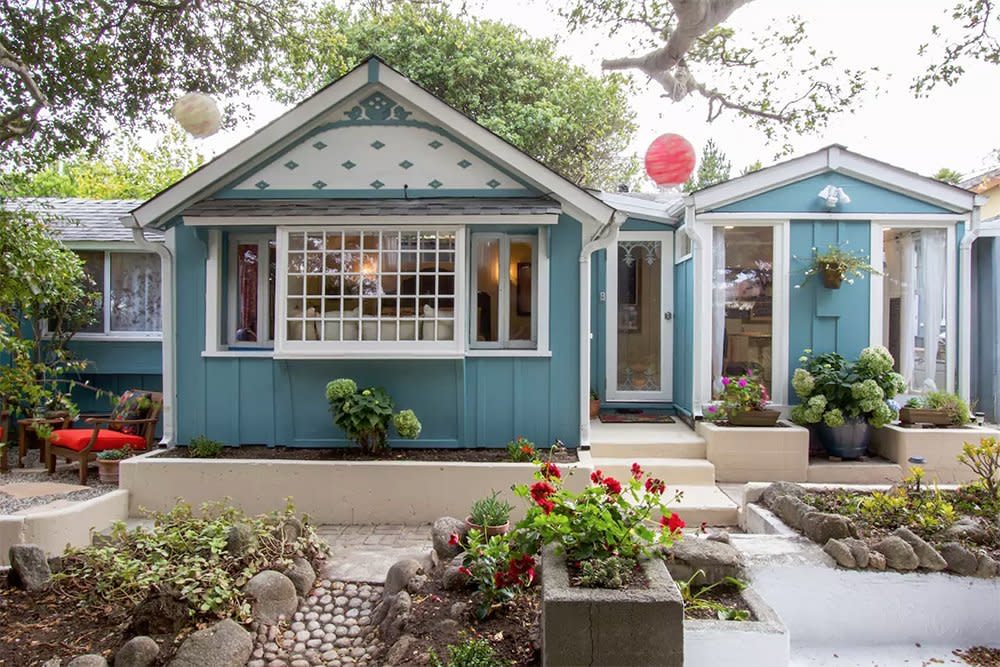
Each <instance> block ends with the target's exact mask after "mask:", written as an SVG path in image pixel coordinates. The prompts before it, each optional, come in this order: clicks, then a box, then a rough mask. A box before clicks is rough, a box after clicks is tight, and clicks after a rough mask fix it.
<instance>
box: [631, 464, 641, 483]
mask: <svg viewBox="0 0 1000 667" xmlns="http://www.w3.org/2000/svg"><path fill="white" fill-rule="evenodd" d="M641 477H642V466H640V465H639V464H638V463H633V464H632V479H640V478H641Z"/></svg>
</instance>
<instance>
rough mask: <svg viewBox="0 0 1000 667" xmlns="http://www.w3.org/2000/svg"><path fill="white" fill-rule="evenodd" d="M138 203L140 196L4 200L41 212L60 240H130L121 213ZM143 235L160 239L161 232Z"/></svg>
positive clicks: (8, 204)
mask: <svg viewBox="0 0 1000 667" xmlns="http://www.w3.org/2000/svg"><path fill="white" fill-rule="evenodd" d="M140 204H142V200H141V199H77V198H57V197H31V198H21V199H7V200H5V205H6V207H7V208H8V209H12V210H23V211H30V212H32V213H38V214H41V215H43V216H44V217H45V218H46V222H47V224H48V226H49V228H50V229H52V230H53V235H54V236H56V237H57V238H58V239H59V240H60V241H63V242H74V241H108V242H112V243H131V242H132V241H133V236H132V230H131V229H128V228H127V227H125V226H123V225H122V223H121V217H122V216H123V215H126V214H127V213H128V212H129V211H131V210H132V209H134V208H135V207H136V206H139V205H140ZM146 238H148V239H149V240H150V241H162V240H163V234H162V233H160V232H157V231H149V232H147V233H146Z"/></svg>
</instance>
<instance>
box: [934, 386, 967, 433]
mask: <svg viewBox="0 0 1000 667" xmlns="http://www.w3.org/2000/svg"><path fill="white" fill-rule="evenodd" d="M923 403H924V407H926V408H929V409H931V410H944V411H946V412H947V413H948V414H949V416H951V423H952V424H955V425H956V426H964V425H965V424H968V423H969V421H971V419H972V413H971V411H970V410H969V404H968V403H966V402H965V401H964V400H962V397H961V396H959V395H958V394H951V393H948V392H946V391H932V392H929V393H928V394H927V395H926V396H924V400H923Z"/></svg>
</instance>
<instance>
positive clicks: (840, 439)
mask: <svg viewBox="0 0 1000 667" xmlns="http://www.w3.org/2000/svg"><path fill="white" fill-rule="evenodd" d="M799 362H800V363H801V364H802V366H801V367H799V368H796V369H795V373H794V374H793V376H792V388H793V389H795V393H796V394H798V396H799V398H801V399H802V401H803V402H802V403H800V404H799V405H796V406H795V407H794V408H792V411H791V417H792V421H794V422H795V423H796V424H802V425H803V426H813V427H815V428H816V430H817V435H818V436H819V440H820V442H821V443H822V444H823V447H824V448H825V449H826V451H827V453H829V454H830V455H831V456H837V457H840V458H844V459H857V458H860V457H861V456H863V455H864V454H865V452H866V451H867V450H868V444H869V443H870V441H871V430H872V428H881V427H883V426H885V425H886V424H889V423H891V422H892V421H894V420H895V419H896V416H897V412H898V408H897V407H896V403H895V402H894V401H893V400H892V399H893V398H894V397H895V396H896V395H898V394H900V393H901V392H903V391H905V389H906V380H904V379H903V376H902V375H900V374H899V373H896V372H894V371H893V370H892V367H893V359H892V355H891V354H889V351H888V350H887V349H885V348H884V347H881V346H874V347H866V348H865V349H864V350H862V351H861V354H860V355H859V357H858V359H857V360H856V361H848V360H846V359H844V357H842V356H841V355H839V354H837V353H835V352H829V353H827V354H821V355H819V356H814V355H813V354H812V350H805V351H804V352H803V354H802V356H801V357H799Z"/></svg>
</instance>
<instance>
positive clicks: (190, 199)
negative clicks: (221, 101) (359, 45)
mask: <svg viewBox="0 0 1000 667" xmlns="http://www.w3.org/2000/svg"><path fill="white" fill-rule="evenodd" d="M376 83H377V84H381V85H382V86H384V87H386V88H387V89H389V90H392V91H394V92H396V93H397V94H398V95H400V96H402V97H403V98H405V99H407V100H408V101H409V102H411V103H412V104H414V105H416V106H418V107H420V108H421V109H423V110H424V111H425V112H426V113H428V114H430V115H432V116H434V117H435V119H436V120H437V121H438V122H439V123H440V124H441V125H442V126H444V127H445V128H446V129H448V130H450V131H452V132H454V133H455V134H457V135H459V136H462V137H464V139H465V140H466V141H468V142H469V143H471V144H473V145H476V146H478V147H479V149H480V150H482V151H483V152H484V153H487V154H489V155H490V156H491V157H492V158H493V159H495V160H496V161H497V162H499V163H501V164H502V165H504V166H505V167H506V168H508V169H510V170H512V171H515V172H517V173H519V174H520V175H521V176H522V177H523V178H524V180H526V181H527V182H528V183H530V184H531V185H532V186H533V187H535V188H536V189H537V190H538V191H539V192H542V193H545V194H546V195H548V196H550V197H552V198H553V199H555V200H556V201H558V202H559V203H561V204H562V205H563V207H564V209H566V210H567V212H569V213H570V214H572V215H574V217H577V218H580V219H581V221H582V222H587V221H590V222H591V224H603V223H604V222H607V220H609V219H610V218H611V215H612V214H613V212H614V211H613V209H611V208H610V207H609V206H607V205H606V204H604V203H603V202H602V201H600V200H599V199H598V198H597V197H595V196H593V195H592V194H590V193H589V192H587V191H586V190H585V189H583V188H581V187H579V186H577V185H575V184H574V183H572V182H570V181H569V180H567V179H565V178H564V177H562V176H560V175H559V174H557V173H556V172H554V171H552V170H551V169H549V168H547V167H545V166H544V165H543V164H541V163H540V162H538V161H537V160H535V159H534V158H532V157H531V156H529V155H527V154H526V153H523V152H522V151H520V150H519V149H517V148H516V147H514V146H513V145H512V144H510V143H509V142H507V141H505V140H504V139H502V138H500V137H499V136H497V135H496V134H494V133H493V132H491V131H489V130H487V129H486V128H484V127H483V126H481V125H479V124H478V123H476V122H475V121H473V120H472V119H470V118H469V117H467V116H465V115H464V114H462V113H461V112H459V111H457V110H456V109H454V108H452V107H450V106H448V105H447V104H445V103H444V102H442V101H441V100H440V99H438V98H437V97H435V96H434V95H433V94H431V93H430V92H428V91H426V90H424V89H423V88H421V87H420V86H419V85H417V84H416V83H414V82H413V81H411V80H410V79H408V78H407V77H405V76H403V75H402V74H400V73H399V72H398V71H396V70H395V69H393V68H392V67H390V66H388V65H386V64H385V63H384V62H383V61H382V60H381V59H379V58H377V57H372V58H369V59H368V60H367V61H366V62H364V63H362V64H361V65H359V66H358V67H356V68H354V69H353V70H351V71H350V72H348V73H347V74H345V75H344V76H342V77H341V78H339V79H337V80H336V81H333V82H332V83H330V84H328V85H327V86H325V87H324V88H322V89H320V90H319V91H318V92H316V93H315V94H313V95H312V96H311V97H309V98H307V99H306V100H304V101H303V102H301V103H300V104H298V105H297V106H295V107H293V108H292V109H291V110H289V111H287V112H286V113H284V114H282V115H281V116H279V117H278V118H277V119H275V120H273V121H272V122H270V123H269V124H267V125H266V126H264V127H263V128H261V129H260V130H258V131H257V132H255V133H254V134H252V135H251V136H249V137H247V138H246V139H244V140H243V141H241V142H240V143H238V144H237V145H236V146H234V147H232V148H230V149H229V150H227V151H225V152H224V153H222V154H221V155H219V156H217V157H216V158H215V159H213V160H211V161H210V162H208V163H206V164H204V165H202V166H201V168H199V169H197V170H196V171H194V172H193V173H191V174H189V175H188V176H186V177H185V178H183V179H181V180H180V181H178V182H177V183H175V184H174V185H172V186H170V187H169V188H167V189H166V190H164V191H163V192H160V193H159V194H157V195H156V196H155V197H153V198H152V199H150V200H149V201H147V202H145V203H144V204H142V205H140V206H138V207H137V208H136V209H135V210H134V211H132V215H133V217H134V218H135V220H136V221H137V222H138V223H139V224H140V225H142V226H143V227H147V226H150V225H157V226H162V225H164V224H165V223H166V222H167V221H168V220H169V219H170V218H172V217H173V216H175V215H177V214H178V213H180V212H181V211H183V210H184V209H185V208H187V207H188V206H190V205H191V204H194V203H196V202H197V201H200V200H201V199H204V198H206V197H207V196H208V195H210V194H211V193H212V192H213V191H214V190H216V189H218V188H219V187H220V186H222V185H223V184H224V183H225V182H226V180H227V179H231V178H233V177H234V176H236V175H237V174H238V173H240V171H241V170H245V169H246V167H247V166H248V165H250V164H255V163H260V162H263V161H264V160H266V159H267V158H269V157H271V156H273V155H275V154H276V153H277V152H279V151H280V150H281V148H282V147H283V146H284V145H285V144H286V143H287V142H288V140H289V139H290V138H292V137H295V136H297V134H299V133H301V132H302V130H303V128H305V127H307V126H308V125H309V124H310V123H312V122H314V121H316V120H317V119H318V118H319V117H320V116H322V115H323V114H324V113H326V112H327V111H328V110H329V109H330V108H331V107H333V106H334V105H336V104H337V103H339V102H341V101H342V100H344V99H345V98H346V97H347V96H348V95H351V94H353V93H355V92H357V91H359V90H360V89H361V88H363V87H365V86H367V85H369V84H376Z"/></svg>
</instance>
